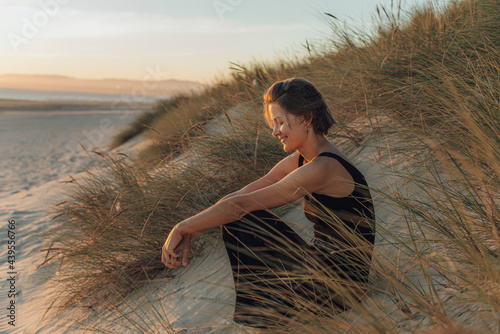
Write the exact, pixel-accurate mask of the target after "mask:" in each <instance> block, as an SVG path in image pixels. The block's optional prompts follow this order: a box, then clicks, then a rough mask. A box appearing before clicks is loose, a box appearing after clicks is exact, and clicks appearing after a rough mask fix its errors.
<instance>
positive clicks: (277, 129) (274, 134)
mask: <svg viewBox="0 0 500 334" xmlns="http://www.w3.org/2000/svg"><path fill="white" fill-rule="evenodd" d="M279 133H280V130H279V127H278V126H276V125H275V126H274V128H273V136H274V137H276V136H277V135H278V134H279Z"/></svg>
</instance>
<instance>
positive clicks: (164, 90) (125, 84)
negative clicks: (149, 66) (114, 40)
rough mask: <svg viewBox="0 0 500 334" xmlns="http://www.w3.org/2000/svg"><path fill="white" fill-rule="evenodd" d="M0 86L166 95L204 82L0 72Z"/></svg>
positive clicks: (194, 89) (191, 89) (196, 87)
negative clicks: (82, 77)
mask: <svg viewBox="0 0 500 334" xmlns="http://www.w3.org/2000/svg"><path fill="white" fill-rule="evenodd" d="M0 88H10V89H29V90H41V91H59V92H85V93H100V94H126V95H134V94H135V95H138V96H141V95H143V94H145V95H148V96H162V97H169V96H173V95H177V94H180V93H189V92H199V91H202V90H203V89H204V88H205V85H203V84H200V83H198V82H193V81H181V80H173V79H172V80H158V81H156V80H155V78H153V77H152V76H150V79H149V80H147V81H141V80H128V79H78V78H72V77H67V76H59V75H26V74H3V75H0Z"/></svg>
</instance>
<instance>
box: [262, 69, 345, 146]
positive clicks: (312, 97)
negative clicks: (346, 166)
mask: <svg viewBox="0 0 500 334" xmlns="http://www.w3.org/2000/svg"><path fill="white" fill-rule="evenodd" d="M273 102H276V103H278V104H279V106H280V107H281V108H283V109H284V110H285V111H286V112H289V113H291V114H293V115H295V116H304V119H305V120H307V121H309V120H311V126H312V128H313V129H314V132H316V133H320V134H322V135H325V136H326V135H327V134H328V130H329V129H330V128H331V127H332V125H333V124H335V123H336V122H335V120H334V119H333V116H332V113H331V111H330V109H329V108H328V106H327V105H326V102H325V99H324V98H323V95H321V93H320V92H319V91H318V89H317V88H316V87H315V86H314V85H313V84H312V83H311V82H309V81H307V80H306V79H303V78H290V79H286V80H283V81H277V82H275V83H274V84H272V85H271V87H269V88H268V89H267V90H266V91H265V92H264V116H265V118H266V120H267V122H268V123H269V124H272V122H271V120H270V119H269V113H268V111H267V106H268V105H269V104H270V103H273Z"/></svg>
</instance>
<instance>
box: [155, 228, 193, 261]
mask: <svg viewBox="0 0 500 334" xmlns="http://www.w3.org/2000/svg"><path fill="white" fill-rule="evenodd" d="M191 238H192V237H191V235H190V234H188V233H183V232H182V229H181V228H179V224H177V225H175V226H174V228H173V229H172V231H170V234H169V235H168V238H167V240H166V241H165V244H164V245H163V247H162V249H161V262H163V263H164V264H165V266H167V267H168V268H177V267H178V266H180V265H181V261H182V265H183V266H187V265H188V257H189V249H190V247H191Z"/></svg>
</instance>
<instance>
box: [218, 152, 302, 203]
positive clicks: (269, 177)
mask: <svg viewBox="0 0 500 334" xmlns="http://www.w3.org/2000/svg"><path fill="white" fill-rule="evenodd" d="M298 161H299V153H298V152H294V153H293V154H290V155H289V156H287V157H286V158H284V159H283V160H281V161H280V162H278V163H277V164H276V165H275V166H274V167H273V168H272V169H271V170H270V171H269V172H268V173H267V174H266V175H264V176H263V177H261V178H260V179H258V180H255V181H254V182H252V183H249V184H248V185H246V186H245V187H243V188H241V189H240V190H238V191H235V192H233V193H230V194H228V195H226V196H224V197H223V198H222V200H225V199H229V198H231V197H234V196H236V195H244V194H248V193H251V192H253V191H256V190H259V189H262V188H265V187H267V186H269V185H271V184H274V183H276V182H279V181H280V180H281V179H283V178H284V177H285V176H287V175H288V174H290V173H291V172H293V171H294V170H295V169H296V168H297V167H298Z"/></svg>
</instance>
